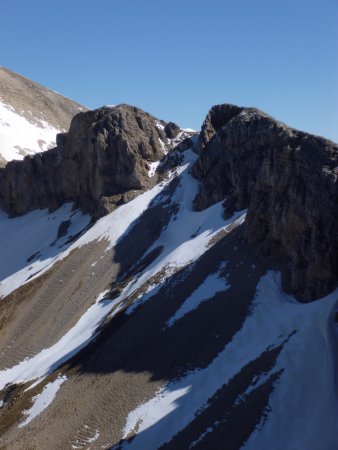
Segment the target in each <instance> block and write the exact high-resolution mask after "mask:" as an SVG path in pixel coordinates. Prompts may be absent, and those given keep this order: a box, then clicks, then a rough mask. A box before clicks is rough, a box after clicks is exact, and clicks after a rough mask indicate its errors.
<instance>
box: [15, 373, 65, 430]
mask: <svg viewBox="0 0 338 450" xmlns="http://www.w3.org/2000/svg"><path fill="white" fill-rule="evenodd" d="M66 380H67V377H66V376H61V377H58V378H56V380H54V381H51V382H50V383H48V384H46V386H44V388H43V390H42V392H41V393H40V394H38V395H37V396H35V397H34V398H33V405H32V406H31V408H30V409H28V410H27V411H24V414H25V415H26V416H27V417H26V419H25V420H24V421H23V422H21V423H20V424H19V428H23V427H25V426H26V425H28V424H29V423H30V422H31V421H32V420H33V419H35V417H37V416H38V415H39V414H41V413H42V411H44V410H45V409H46V408H48V406H49V405H50V404H51V403H52V401H53V400H54V398H55V396H56V394H57V391H58V390H59V389H60V386H61V385H62V383H64V382H65V381H66Z"/></svg>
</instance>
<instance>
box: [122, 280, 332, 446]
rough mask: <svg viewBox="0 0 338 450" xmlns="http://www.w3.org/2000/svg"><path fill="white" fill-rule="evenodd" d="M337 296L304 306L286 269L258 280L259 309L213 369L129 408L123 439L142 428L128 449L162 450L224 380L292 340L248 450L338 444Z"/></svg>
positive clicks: (195, 373) (256, 306) (281, 358)
mask: <svg viewBox="0 0 338 450" xmlns="http://www.w3.org/2000/svg"><path fill="white" fill-rule="evenodd" d="M215 289H216V287H215ZM212 292H213V291H211V292H209V296H210V295H212ZM337 296H338V291H335V292H334V293H332V294H331V295H329V296H327V297H325V298H323V299H321V300H319V301H318V302H315V303H310V304H299V303H298V302H296V301H295V300H294V299H293V298H292V297H290V296H288V295H286V294H285V293H284V292H283V291H282V289H281V284H280V276H279V274H277V273H275V272H269V273H268V274H267V275H265V276H264V277H263V278H262V279H261V281H260V283H259V285H258V288H257V293H256V299H255V302H254V308H253V311H252V314H251V315H250V316H249V317H248V318H247V320H246V321H245V323H244V325H243V327H242V329H241V330H240V331H239V332H238V333H237V334H236V335H235V336H234V338H233V340H232V341H231V342H230V343H229V344H228V345H227V346H226V347H225V348H224V350H223V351H222V352H221V353H220V354H219V355H218V356H217V357H216V358H215V359H214V361H213V362H212V363H211V364H210V365H209V366H208V367H207V368H206V369H202V370H196V371H193V372H191V373H189V374H188V375H187V376H185V377H184V378H182V379H180V380H179V381H175V382H171V383H169V384H167V385H166V386H164V387H163V388H161V389H160V390H159V391H158V393H157V395H156V396H155V397H154V398H153V399H151V400H149V401H148V402H146V403H143V404H141V405H140V406H139V407H138V408H136V409H135V410H134V411H132V412H131V413H130V414H129V416H128V418H127V421H126V424H125V427H124V438H126V437H127V436H130V435H131V434H132V433H135V432H136V433H137V434H136V436H135V438H134V439H133V440H132V441H131V442H125V443H124V444H123V446H122V448H126V449H129V448H130V449H140V448H147V449H148V450H152V449H154V450H155V449H158V448H159V447H160V446H161V445H162V444H164V443H165V442H169V441H170V440H171V438H172V437H173V436H174V435H175V434H176V433H178V432H179V431H180V430H181V429H183V428H184V427H185V426H187V425H188V424H189V423H190V422H191V421H192V420H193V419H194V418H195V417H196V416H197V415H198V414H200V413H201V412H202V411H203V409H204V408H206V407H207V402H208V399H210V398H211V397H212V396H213V395H214V394H215V392H216V391H217V390H218V389H219V388H220V387H221V386H222V385H224V383H227V382H228V381H229V380H230V379H231V378H232V377H233V376H235V375H236V374H238V373H239V371H240V370H241V369H242V368H243V367H244V366H245V365H246V364H247V363H249V362H250V361H252V360H253V359H255V358H256V357H258V356H259V355H260V354H261V353H262V352H264V351H265V350H266V349H267V348H268V347H271V346H277V345H279V344H280V343H281V342H282V341H283V340H284V341H285V340H286V339H288V340H287V342H286V344H285V345H284V347H283V350H282V352H281V354H280V356H279V358H278V361H277V365H276V366H275V367H274V368H273V373H276V372H277V371H279V370H280V369H283V373H282V375H281V379H280V382H279V383H278V385H277V387H276V389H275V391H274V393H273V396H272V399H271V405H270V406H271V412H270V414H269V417H268V420H267V422H266V423H265V424H264V423H262V424H261V426H260V428H259V429H258V430H257V431H256V432H255V433H254V434H253V435H252V436H251V437H250V439H249V440H248V441H247V443H246V445H245V446H244V447H243V448H245V449H246V450H257V449H270V448H274V449H276V450H285V449H291V448H292V449H294V450H303V449H304V448H306V449H307V450H321V449H323V448H325V449H332V450H333V449H335V448H337V444H338V440H337V436H336V430H337V409H336V393H335V391H334V379H333V377H334V373H335V361H334V356H333V355H334V351H333V348H332V347H333V343H332V335H331V332H332V329H331V328H330V326H329V324H330V323H331V322H332V320H331V318H332V310H333V309H335V307H336V304H337ZM336 338H337V336H336ZM263 381H264V378H263ZM263 381H261V380H258V383H260V382H263ZM215 425H217V424H215ZM145 431H147V432H145ZM211 431H212V430H209V431H208V430H207V432H206V433H204V434H207V433H208V432H211ZM203 437H204V436H201V439H203ZM119 448H120V447H119Z"/></svg>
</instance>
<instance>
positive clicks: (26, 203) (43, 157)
mask: <svg viewBox="0 0 338 450" xmlns="http://www.w3.org/2000/svg"><path fill="white" fill-rule="evenodd" d="M164 127H165V122H163V123H160V122H159V121H158V120H157V119H155V118H154V117H153V116H151V115H149V114H147V113H145V112H144V111H142V110H140V109H138V108H134V107H132V106H128V105H119V106H117V107H103V108H100V109H98V110H95V111H88V112H83V113H79V114H78V115H76V116H75V117H74V119H73V120H72V122H71V126H70V129H69V132H68V133H65V134H60V135H58V138H57V147H56V148H54V149H52V150H49V151H47V152H44V153H42V154H37V155H34V156H29V157H26V158H25V159H24V160H23V161H12V162H10V163H9V164H8V165H7V166H6V168H5V169H2V170H1V172H0V200H1V204H2V206H3V208H4V209H5V210H6V211H8V212H9V213H10V214H11V215H12V216H15V215H20V214H24V213H26V212H28V211H30V210H33V209H36V208H50V209H55V208H57V207H59V206H60V205H61V204H62V203H64V202H67V201H74V202H76V204H77V206H79V207H80V208H82V209H83V210H84V211H88V212H90V213H91V214H93V215H94V216H101V215H103V214H105V213H107V212H108V211H110V210H111V209H113V208H114V207H115V206H116V205H117V204H119V203H121V202H124V201H126V200H130V199H131V198H133V197H134V196H135V195H137V194H138V193H140V192H141V191H142V190H144V189H148V188H149V187H150V186H151V185H152V184H153V183H154V182H155V181H156V177H153V176H151V174H150V173H149V169H150V165H149V163H151V162H154V161H158V160H160V159H161V158H162V157H163V156H164V152H165V145H167V146H169V140H168V138H167V135H166V133H165V131H164Z"/></svg>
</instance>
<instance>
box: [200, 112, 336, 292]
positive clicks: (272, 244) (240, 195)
mask: <svg viewBox="0 0 338 450" xmlns="http://www.w3.org/2000/svg"><path fill="white" fill-rule="evenodd" d="M197 150H198V151H199V152H200V157H199V159H198V161H197V163H196V164H195V166H194V167H193V170H192V173H193V175H195V176H196V177H197V178H198V179H199V180H200V181H201V185H200V190H199V193H198V195H197V196H196V198H195V200H194V208H195V209H196V210H201V209H204V208H206V207H208V206H210V205H211V204H213V203H215V202H217V201H221V200H223V199H224V200H225V202H224V209H225V213H226V215H229V214H231V213H232V212H233V211H234V210H241V209H244V208H247V209H248V213H247V219H246V223H245V229H244V239H245V241H246V242H247V243H249V244H256V243H261V244H262V249H263V251H264V254H267V255H268V254H272V255H273V254H282V255H283V256H285V257H286V258H287V261H288V262H289V269H290V270H289V272H290V276H289V282H288V287H289V289H290V290H291V291H292V292H293V293H294V294H295V295H297V296H298V297H300V298H302V299H305V300H309V299H314V298H318V297H321V296H323V295H325V294H327V293H328V292H329V291H330V290H332V289H333V288H334V287H335V285H336V283H337V280H338V228H337V221H338V181H337V167H338V145H337V144H335V143H333V142H331V141H329V140H327V139H324V138H321V137H317V136H313V135H310V134H307V133H304V132H301V131H297V130H294V129H291V128H289V127H287V126H286V125H284V124H282V123H280V122H278V121H276V120H274V119H273V118H271V117H269V116H268V115H266V114H264V113H263V112H261V111H259V110H257V109H255V108H238V107H235V106H233V105H220V106H215V107H213V108H212V110H211V111H210V113H209V114H208V116H207V118H206V120H205V122H204V124H203V128H202V132H201V135H200V138H199V140H198V143H197Z"/></svg>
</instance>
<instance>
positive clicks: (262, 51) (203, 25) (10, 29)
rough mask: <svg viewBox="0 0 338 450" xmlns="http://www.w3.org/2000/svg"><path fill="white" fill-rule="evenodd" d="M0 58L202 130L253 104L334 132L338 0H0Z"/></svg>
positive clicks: (42, 77)
mask: <svg viewBox="0 0 338 450" xmlns="http://www.w3.org/2000/svg"><path fill="white" fill-rule="evenodd" d="M0 55H1V58H0V65H2V66H5V67H8V68H9V69H12V70H14V71H16V72H19V73H21V74H22V75H24V76H27V77H28V78H31V79H33V80H34V81H37V82H40V83H41V84H43V85H46V86H48V87H50V88H52V89H54V90H56V91H58V92H60V93H62V94H64V95H66V96H68V97H71V98H73V99H74V100H77V101H79V102H80V103H83V104H85V105H87V106H89V107H91V108H95V107H99V106H102V105H104V104H118V103H130V104H133V105H136V106H139V107H141V108H143V109H145V110H146V111H148V112H150V113H152V114H154V115H156V116H158V117H160V118H163V119H165V120H173V121H176V122H177V123H179V124H180V125H181V126H184V127H192V128H196V129H199V127H200V125H201V123H202V121H203V119H204V117H205V115H206V113H207V111H208V110H209V108H210V107H211V106H212V105H213V104H216V103H235V104H239V105H245V106H257V107H259V108H261V109H263V110H265V111H266V112H268V113H269V114H271V115H273V116H275V117H276V118H278V119H280V120H282V121H284V122H286V123H287V124H289V125H291V126H294V127H296V128H300V129H303V130H306V131H310V132H312V133H315V134H320V135H324V136H326V137H329V138H331V139H334V140H335V141H338V126H337V125H338V0H284V1H275V0H231V1H229V0H208V1H200V0H180V1H179V0H171V1H161V0H156V1H155V0H91V1H89V0H58V1H55V2H54V1H53V2H52V1H48V0H2V1H1V27H0Z"/></svg>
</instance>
